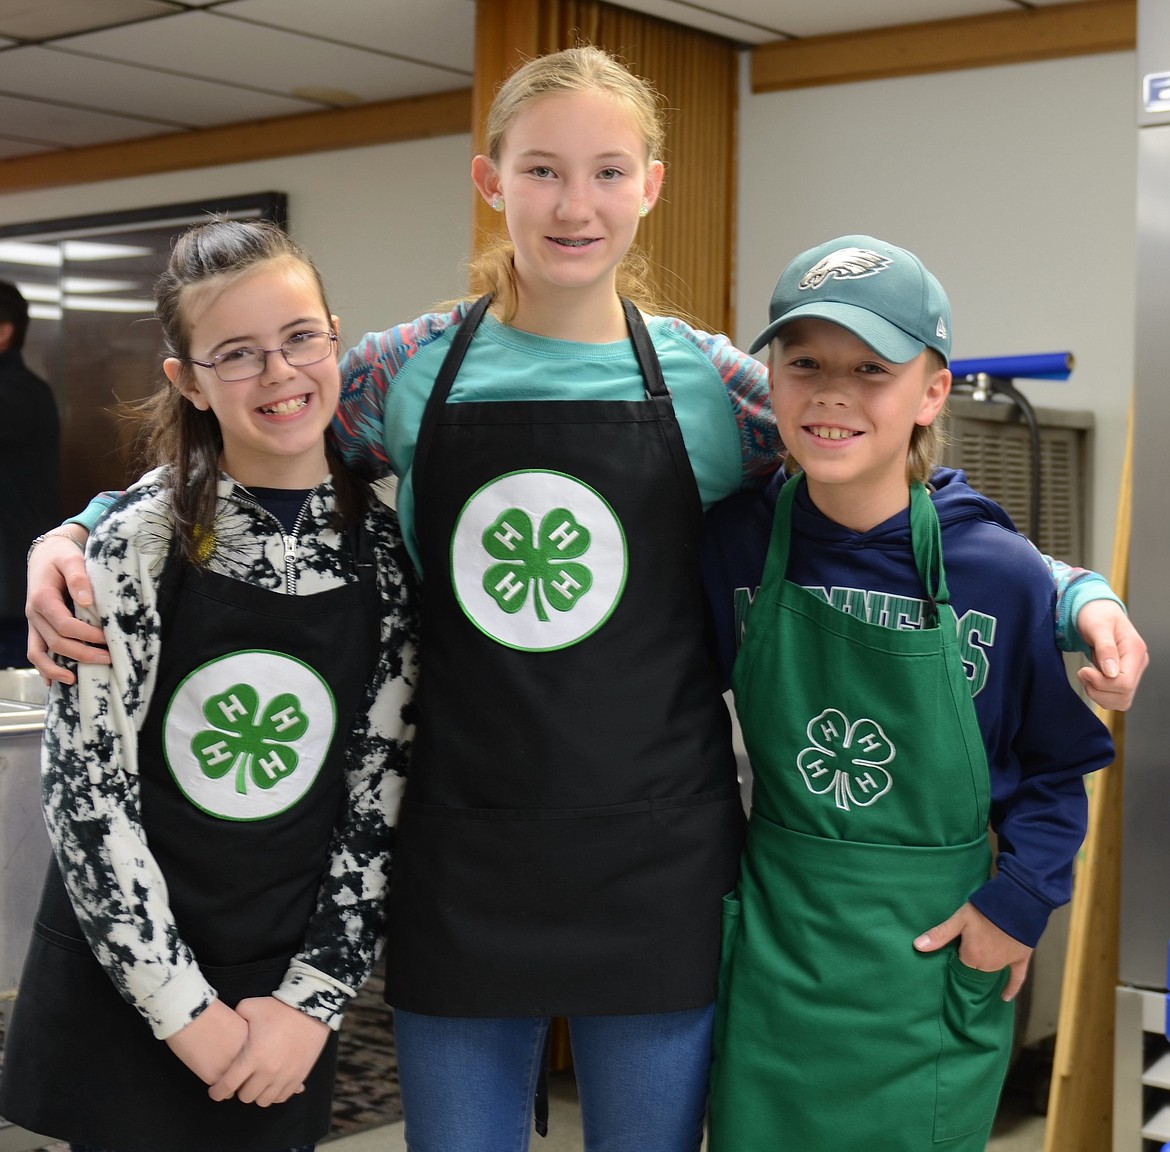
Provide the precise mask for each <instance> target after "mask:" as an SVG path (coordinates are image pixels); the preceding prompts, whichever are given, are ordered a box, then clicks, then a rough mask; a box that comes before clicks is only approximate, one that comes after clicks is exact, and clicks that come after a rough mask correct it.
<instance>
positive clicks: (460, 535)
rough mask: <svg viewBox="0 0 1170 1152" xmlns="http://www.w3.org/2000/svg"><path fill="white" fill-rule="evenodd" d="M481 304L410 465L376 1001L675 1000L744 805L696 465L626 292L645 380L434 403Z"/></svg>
mask: <svg viewBox="0 0 1170 1152" xmlns="http://www.w3.org/2000/svg"><path fill="white" fill-rule="evenodd" d="M487 303H488V301H487V300H486V299H484V300H481V301H480V302H479V304H478V305H477V306H475V307H474V308H473V309H472V311H471V312H470V313H469V314H468V316H467V318H466V319H465V320H464V322H463V325H462V327H461V329H460V332H459V333H458V334H457V335H456V339H455V341H454V343H453V344H452V348H451V350H450V352H449V354H448V356H447V359H446V361H445V363H444V365H443V367H442V370H441V371H440V373H439V377H438V379H437V380H436V382H435V385H434V389H433V391H432V394H431V398H430V402H429V404H428V407H427V411H426V415H425V417H424V420H423V425H422V429H421V431H420V435H419V444H418V452H417V454H416V457H415V463H414V471H413V479H414V490H415V500H416V528H417V532H418V540H419V550H420V557H421V561H422V565H423V569H424V572H425V579H424V581H423V594H422V639H421V645H420V650H421V652H422V661H423V665H422V675H421V677H420V686H419V693H418V696H417V697H416V700H417V704H418V707H419V709H420V713H421V717H420V721H419V726H418V737H417V740H416V744H415V748H414V754H413V760H412V767H411V776H410V779H409V780H408V782H407V787H406V794H405V797H404V799H403V804H402V808H401V809H400V812H399V820H398V827H397V831H396V838H395V856H394V875H393V878H392V880H391V887H390V923H389V930H388V944H387V957H388V962H387V995H386V998H387V1000H388V1001H389V1002H390V1003H391V1004H393V1005H395V1006H396V1007H400V1008H404V1009H406V1010H408V1011H412V1012H421V1013H429V1014H433V1015H444V1016H548V1015H579V1014H620V1013H648V1012H663V1011H674V1010H681V1009H685V1008H693V1007H698V1006H700V1005H703V1004H706V1003H708V1002H710V1001H711V1000H712V999H713V998H714V995H715V979H716V973H717V967H718V956H719V921H720V901H721V898H722V896H723V895H724V893H726V892H727V891H728V890H729V889H730V888H731V886H732V884H733V883H734V878H735V872H736V861H737V857H738V851H739V847H740V844H741V842H742V828H743V810H742V806H741V803H740V799H739V790H738V786H737V784H736V778H735V764H734V759H733V755H732V751H731V742H730V731H729V720H728V716H727V710H726V707H725V705H724V703H723V700H722V698H721V695H720V692H719V686H718V676H717V672H716V669H715V666H714V663H713V661H712V659H711V656H710V649H709V647H708V644H707V636H706V634H705V630H704V626H703V621H704V601H703V595H702V586H701V581H700V573H699V560H698V545H699V534H700V531H701V527H702V512H701V505H700V501H699V496H698V490H697V486H696V484H695V479H694V475H693V473H692V471H691V467H690V462H689V459H688V457H687V455H686V451H685V447H684V445H683V441H682V435H681V433H680V430H679V426H678V423H677V421H676V420H675V417H674V409H673V405H672V403H671V400H670V396H669V394H668V393H667V391H666V387H665V384H664V383H663V381H662V373H661V368H660V366H659V364H658V359H657V356H656V354H655V352H654V349H653V345H652V344H651V341H650V338H649V335H648V333H647V332H646V329H645V326H644V325H643V323H642V321H641V318H640V317H639V316H638V314H637V312H636V310H634V309H633V308H632V307H630V306H628V305H627V306H626V317H627V322H628V324H629V328H630V333H631V337H632V339H633V341H634V348H635V351H636V353H637V356H638V361H639V364H640V366H641V370H642V375H643V377H644V380H645V387H646V392H647V395H646V397H645V398H644V399H640V400H635V401H628V402H618V401H588V400H572V399H567V400H556V401H490V402H467V403H446V398H447V395H448V392H449V390H450V385H451V381H452V380H453V379H454V377H455V374H456V372H457V370H458V368H459V364H460V362H461V360H462V357H463V354H464V352H465V351H466V347H467V343H468V341H469V340H470V339H471V337H472V335H473V333H474V330H475V327H476V326H477V324H478V323H479V320H480V319H481V318H482V315H483V311H484V309H485V308H486V306H487ZM582 370H583V371H587V370H588V369H587V368H585V367H583V369H582Z"/></svg>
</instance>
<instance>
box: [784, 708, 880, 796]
mask: <svg viewBox="0 0 1170 1152" xmlns="http://www.w3.org/2000/svg"><path fill="white" fill-rule="evenodd" d="M805 734H806V735H807V737H808V740H809V747H807V748H803V749H801V752H800V755H799V756H797V758H796V766H797V767H798V768H799V769H800V774H801V775H802V776H803V777H804V783H805V787H807V788H808V790H809V791H810V792H814V793H816V794H817V795H824V794H825V793H827V792H832V793H833V795H834V798H835V800H836V804H837V807H838V808H840V809H842V810H843V811H848V810H849V808H850V806H851V805H857V806H858V807H862V808H866V807H868V806H869V805H870V804H872V803H873V802H874V801H875V800H876V799H878V797H879V796H884V795H885V794H886V793H887V792H888V791H889V790H890V789H891V788H892V787H893V784H894V778H893V777H892V776H891V775H890V774H889V772H887V771H886V769H885V768H884V767H883V765H886V764H889V763H890V761H892V760H893V759H894V756H895V755H896V753H895V750H894V744H893V741H891V740H890V738H889V737H888V736H887V735H886V733H885V731H884V730H883V729H882V726H881V725H880V724H879V723H878V722H877V721H876V720H870V719H861V720H855V721H853V722H852V723H850V721H849V719H848V717H846V715H845V713H844V712H842V711H841V710H840V709H839V708H826V709H825V710H824V711H823V712H822V713H820V715H818V716H814V717H813V718H812V719H811V720H810V721H809V722H808V727H807V728H806V729H805Z"/></svg>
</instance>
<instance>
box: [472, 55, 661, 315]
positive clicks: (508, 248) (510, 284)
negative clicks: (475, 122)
mask: <svg viewBox="0 0 1170 1152" xmlns="http://www.w3.org/2000/svg"><path fill="white" fill-rule="evenodd" d="M560 92H601V93H603V94H605V95H607V96H609V97H610V98H611V99H612V100H614V101H615V102H616V103H619V104H621V105H622V106H623V107H624V108H625V109H626V110H627V111H628V112H629V114H630V117H631V119H632V120H633V122H634V125H635V127H636V128H637V131H638V133H639V135H640V136H641V137H642V140H643V142H644V143H645V146H646V156H645V160H646V162H647V163H650V162H651V161H654V160H657V159H659V158H660V157H661V154H662V150H663V147H664V144H665V140H666V124H665V117H664V114H663V109H662V100H661V97H660V96H659V95H658V93H657V92H656V91H655V89H654V88H653V86H652V85H651V84H650V83H649V82H648V81H646V80H643V79H642V78H640V77H638V76H635V75H634V74H633V73H632V72H631V71H630V70H629V69H628V68H627V67H626V66H625V65H624V64H623V63H622V62H621V61H620V60H618V59H617V58H616V57H614V56H611V55H610V54H609V53H608V52H605V51H603V50H602V49H600V48H596V47H594V46H592V45H582V46H580V47H576V48H566V49H565V50H564V51H562V52H553V53H551V54H549V55H547V56H538V57H536V59H534V60H529V61H528V62H527V63H526V64H522V65H521V66H520V67H519V68H518V69H517V70H516V71H515V72H513V73H512V75H511V76H509V77H508V79H507V80H505V81H504V83H503V84H502V85H501V86H500V89H499V91H498V92H497V93H496V97H495V99H494V100H493V101H492V106H491V108H490V110H489V111H488V116H487V123H486V124H485V126H484V152H485V154H486V155H487V156H488V157H489V158H490V159H491V161H492V163H493V164H499V162H500V153H501V150H502V148H503V141H504V136H505V135H506V134H507V131H508V128H509V127H510V126H511V124H512V122H513V121H514V120H515V119H516V117H517V116H518V115H519V114H520V113H521V112H522V111H524V109H525V108H526V107H528V105H529V104H531V103H532V102H533V101H535V100H539V99H541V97H543V96H550V95H554V94H556V93H560ZM513 251H514V250H513V247H512V242H511V241H510V240H508V239H507V238H506V237H500V238H498V239H497V240H495V241H494V242H493V243H491V244H490V245H489V246H488V247H487V248H486V249H485V250H484V251H483V252H481V253H480V254H479V255H477V256H476V257H475V259H473V260H472V262H471V264H470V268H469V273H470V285H471V290H472V293H473V294H474V295H475V296H479V295H481V294H483V293H484V292H491V293H493V294H494V296H495V298H496V301H497V302H498V304H499V305H500V308H501V309H502V314H503V318H504V322H505V323H507V322H509V321H510V320H511V319H512V317H513V316H514V315H515V314H516V303H517V293H516V274H515V268H514V265H513V262H512V258H513ZM617 291H618V294H619V295H621V296H625V297H628V298H629V299H630V300H632V301H633V302H634V303H635V304H636V305H637V306H638V307H639V308H641V309H642V311H644V312H657V311H658V304H659V302H658V298H657V295H656V293H655V291H654V289H653V287H652V285H651V277H650V261H649V260H648V259H647V257H646V255H645V253H643V252H642V251H641V250H639V249H638V248H637V247H636V246H634V247H631V248H630V249H629V251H627V252H626V254H625V256H623V257H622V260H621V262H620V263H619V264H618V267H617Z"/></svg>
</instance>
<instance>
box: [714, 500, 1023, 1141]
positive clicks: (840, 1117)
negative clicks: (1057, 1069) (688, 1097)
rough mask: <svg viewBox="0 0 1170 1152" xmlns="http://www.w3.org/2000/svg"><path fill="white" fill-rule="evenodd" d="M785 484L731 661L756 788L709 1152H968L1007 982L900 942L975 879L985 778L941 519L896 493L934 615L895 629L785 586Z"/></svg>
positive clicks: (723, 980)
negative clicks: (905, 504)
mask: <svg viewBox="0 0 1170 1152" xmlns="http://www.w3.org/2000/svg"><path fill="white" fill-rule="evenodd" d="M801 482H802V481H801V480H794V481H790V482H789V483H787V484H785V485H784V487H783V488H782V489H781V494H780V498H779V501H778V502H777V505H776V516H775V522H774V525H773V530H772V540H771V544H770V545H769V550H768V557H767V561H766V564H765V568H764V574H763V579H762V581H761V586H760V590H759V593H758V595H757V597H756V601H755V603H754V605H753V607H752V610H751V613H750V615H749V618H748V624H747V630H746V636H745V639H744V644H743V648H742V651H741V652H740V655H739V658H738V660H737V663H736V667H735V675H734V688H735V699H736V708H737V711H738V714H739V718H740V723H741V725H742V727H743V733H744V741H745V744H746V746H747V750H748V753H749V755H750V758H751V762H752V771H753V777H754V784H753V802H752V816H751V823H750V825H749V831H748V841H747V846H746V848H745V851H744V856H743V862H742V866H741V873H740V881H739V888H738V891H737V892H736V893H735V894H734V895H732V896H728V897H727V898H726V899H725V902H724V953H723V967H722V971H721V974H720V1005H719V1014H718V1016H717V1020H716V1030H715V1063H714V1068H713V1071H712V1082H711V1116H710V1138H709V1150H710V1152H753V1150H756V1149H758V1150H759V1152H845V1150H846V1149H848V1150H849V1152H853V1150H855V1149H865V1152H919V1150H928V1149H935V1148H945V1149H946V1150H947V1152H981V1150H982V1149H983V1148H984V1146H985V1144H986V1141H987V1136H988V1133H989V1131H990V1128H991V1124H992V1121H993V1119H994V1116H995V1110H996V1105H997V1101H998V1098H999V1092H1000V1088H1001V1086H1002V1083H1003V1077H1004V1074H1005V1072H1006V1070H1007V1061H1008V1057H1009V1052H1010V1046H1011V1030H1012V1006H1011V1005H1010V1004H1007V1003H1005V1002H1004V1001H1003V1000H1001V999H1000V996H1001V993H1002V991H1003V988H1004V986H1005V984H1006V982H1007V972H1006V970H1004V971H1001V972H977V971H974V970H972V969H969V968H967V967H966V966H964V965H963V964H962V963H960V961H959V958H958V950H957V946H956V945H951V946H950V947H947V948H944V949H942V950H941V951H939V952H936V953H930V954H923V953H919V952H917V951H915V949H914V948H913V945H912V941H913V940H914V939H915V937H917V936H918V935H920V934H921V933H922V932H924V931H926V930H927V929H928V928H930V927H933V926H934V925H935V924H938V923H939V922H941V921H942V920H944V919H946V918H947V917H948V916H949V915H950V914H951V913H952V912H954V911H955V910H956V909H957V908H958V907H959V906H960V905H961V904H962V903H963V902H964V901H965V900H966V899H967V898H968V896H969V895H970V894H971V893H972V892H973V891H974V890H975V889H976V888H978V887H979V886H980V885H981V884H982V883H983V882H984V881H985V880H986V878H987V876H988V872H989V868H990V865H991V861H990V848H989V845H988V841H987V823H988V807H989V800H990V780H989V776H988V769H987V757H986V754H985V752H984V748H983V741H982V739H981V737H980V732H979V727H978V724H977V721H976V717H975V708H974V705H973V703H972V701H971V692H970V687H969V685H968V683H967V679H966V676H965V675H964V672H963V666H962V662H961V660H960V657H959V653H958V641H957V632H956V621H955V614H954V611H953V609H952V608H951V607H950V605H949V604H948V602H947V600H948V596H947V588H946V580H945V576H944V572H943V564H942V548H941V538H940V532H939V525H938V517H937V515H936V514H935V511H934V507H933V505H932V504H931V501H930V497H929V496H928V495H927V493H926V490H925V488H923V486H922V485H921V484H916V485H914V486H913V487H912V489H911V493H910V496H911V499H910V524H911V535H912V538H913V542H914V558H915V564H916V567H917V569H918V572H919V575H920V576H921V578H922V581H923V585H924V587H925V588H926V590H927V593H928V598H929V600H930V601H932V602H933V604H934V606H935V609H936V612H935V614H934V619H933V620H931V619H930V618H929V616H928V619H927V621H926V626H925V627H923V628H922V629H920V630H915V631H898V630H894V629H888V628H885V627H881V626H878V625H873V624H869V623H867V622H866V621H865V620H863V619H860V618H859V617H856V616H851V615H848V614H846V613H844V612H842V611H840V610H839V609H837V608H834V607H832V606H831V605H830V604H828V603H826V602H825V601H824V600H822V599H821V598H819V597H818V596H815V595H813V594H812V593H811V592H808V591H806V590H805V589H804V588H801V587H799V586H797V585H795V584H792V583H790V582H788V581H787V580H786V579H785V572H786V569H787V561H788V542H789V532H790V521H791V509H792V502H793V499H794V496H795V492H796V490H797V489H798V488H799V486H800V483H801Z"/></svg>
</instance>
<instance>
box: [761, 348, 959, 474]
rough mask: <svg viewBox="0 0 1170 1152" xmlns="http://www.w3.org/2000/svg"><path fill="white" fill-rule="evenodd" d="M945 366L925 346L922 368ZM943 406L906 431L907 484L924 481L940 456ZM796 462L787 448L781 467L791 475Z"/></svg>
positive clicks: (939, 356)
mask: <svg viewBox="0 0 1170 1152" xmlns="http://www.w3.org/2000/svg"><path fill="white" fill-rule="evenodd" d="M946 366H947V362H946V360H945V359H944V358H943V356H942V353H940V352H937V351H935V349H933V348H927V349H926V361H925V363H924V365H923V371H924V372H925V373H926V375H927V376H928V377H929V376H933V375H934V374H935V373H936V372H941V371H943V370H944V369H945V368H946ZM946 413H947V408H946V405H945V404H944V405H943V407H942V408H941V409H940V410H939V414H938V416H937V417H935V419H934V420H933V421H932V422H931V423H930V424H915V425H914V427H913V429H912V430H911V432H910V447H909V449H908V450H907V453H906V482H907V483H908V484H914V483H916V482H917V483H921V484H925V483H926V482H927V481H928V480H929V479H930V478H931V476H932V475H933V474H934V470H935V469H936V468H937V467H938V466H939V463H940V462H941V459H942V451H943V449H944V448H945V447H946V445H947V437H946V433H945V432H944V431H943V428H942V424H941V421H942V420H943V419H944V418H945V417H946ZM800 466H801V465H800V461H799V460H797V458H796V457H795V456H794V455H793V454H792V452H791V451H788V452H787V453H786V455H785V457H784V468H785V470H786V471H787V472H788V473H789V474H792V473H794V472H797V471H799V470H800Z"/></svg>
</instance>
